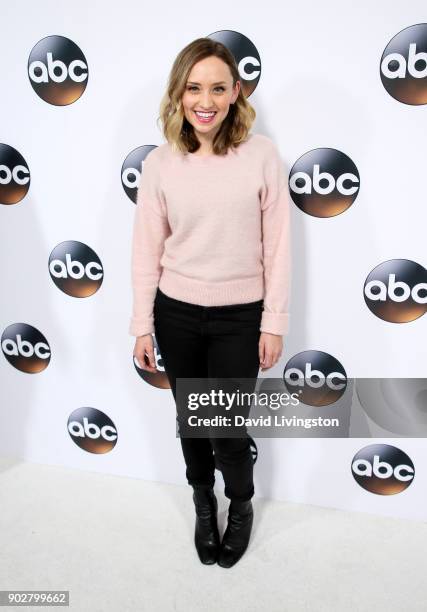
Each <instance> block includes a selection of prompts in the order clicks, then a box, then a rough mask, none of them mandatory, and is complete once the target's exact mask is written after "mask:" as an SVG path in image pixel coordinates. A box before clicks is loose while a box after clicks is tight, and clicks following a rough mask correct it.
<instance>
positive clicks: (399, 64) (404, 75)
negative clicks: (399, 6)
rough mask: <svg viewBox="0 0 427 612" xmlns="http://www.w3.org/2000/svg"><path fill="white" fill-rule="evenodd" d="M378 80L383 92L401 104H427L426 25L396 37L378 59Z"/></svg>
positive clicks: (419, 25) (415, 27)
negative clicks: (383, 88) (384, 90)
mask: <svg viewBox="0 0 427 612" xmlns="http://www.w3.org/2000/svg"><path fill="white" fill-rule="evenodd" d="M380 76H381V81H382V84H383V85H384V87H385V89H386V91H387V92H388V93H389V94H390V95H391V96H392V97H393V98H395V99H396V100H398V101H399V102H403V103H404V104H413V105H419V104H427V23H417V24H416V25H412V26H409V27H407V28H405V29H404V30H402V31H401V32H399V33H398V34H396V36H394V38H392V39H391V41H390V42H389V43H388V45H387V46H386V48H385V49H384V52H383V54H382V56H381V62H380Z"/></svg>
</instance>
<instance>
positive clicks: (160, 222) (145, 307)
mask: <svg viewBox="0 0 427 612" xmlns="http://www.w3.org/2000/svg"><path fill="white" fill-rule="evenodd" d="M170 233H171V232H170V227H169V223H168V220H167V213H166V205H165V202H164V201H163V198H162V193H161V190H160V184H159V172H158V169H157V167H156V163H155V160H153V158H152V157H151V152H150V154H148V155H147V157H146V158H145V161H144V162H143V163H142V168H141V177H140V182H139V186H138V191H137V198H136V206H135V212H134V223H133V234H132V247H131V279H132V291H133V306H132V316H131V320H130V325H129V333H130V335H131V336H143V335H145V334H150V333H154V315H153V306H154V298H155V295H156V291H157V287H158V284H159V280H160V275H161V270H162V266H161V265H160V259H161V256H162V254H163V249H164V241H165V239H166V238H167V236H168V235H169V234H170Z"/></svg>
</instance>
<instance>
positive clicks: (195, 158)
mask: <svg viewBox="0 0 427 612" xmlns="http://www.w3.org/2000/svg"><path fill="white" fill-rule="evenodd" d="M252 137H253V134H252V133H250V134H249V135H248V139H247V141H246V142H248V141H249V140H251V139H252ZM232 152H234V151H232V150H231V148H229V149H228V151H227V154H226V155H217V154H216V153H209V155H197V154H196V153H186V154H185V157H186V158H187V159H188V160H189V161H191V162H195V163H206V162H208V161H211V160H213V159H218V160H221V159H228V158H229V157H230V156H231V153H232Z"/></svg>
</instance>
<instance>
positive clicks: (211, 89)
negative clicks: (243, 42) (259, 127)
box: [182, 55, 240, 143]
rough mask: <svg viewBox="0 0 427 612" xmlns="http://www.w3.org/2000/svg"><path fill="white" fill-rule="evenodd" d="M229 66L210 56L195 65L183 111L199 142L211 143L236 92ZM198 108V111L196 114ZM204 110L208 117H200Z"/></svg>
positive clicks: (183, 98) (237, 90) (190, 75)
mask: <svg viewBox="0 0 427 612" xmlns="http://www.w3.org/2000/svg"><path fill="white" fill-rule="evenodd" d="M239 90H240V81H237V82H236V85H235V86H234V87H233V77H232V75H231V72H230V69H229V67H228V65H227V64H226V63H225V62H224V61H223V60H222V59H220V58H219V57H216V56H214V55H211V56H210V57H206V58H205V59H203V60H200V61H199V62H197V63H196V64H194V66H193V68H192V69H191V72H190V74H189V76H188V79H187V83H186V86H185V92H184V95H183V97H182V104H183V109H184V114H185V117H186V119H187V121H188V122H189V123H190V124H191V125H192V126H193V128H194V131H195V133H196V136H197V138H198V139H199V141H200V142H201V143H207V142H212V141H213V139H214V137H215V135H216V133H217V132H218V130H219V129H220V127H221V123H222V122H223V121H224V119H225V118H226V116H227V114H228V111H229V108H230V104H232V103H233V102H235V100H236V99H237V96H238V95H239ZM197 111H200V113H199V114H198V113H197ZM203 113H205V114H206V113H207V114H208V116H203Z"/></svg>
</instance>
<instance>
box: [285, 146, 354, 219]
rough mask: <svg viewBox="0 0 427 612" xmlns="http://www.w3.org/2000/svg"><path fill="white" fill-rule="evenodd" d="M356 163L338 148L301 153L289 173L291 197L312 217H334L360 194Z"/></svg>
mask: <svg viewBox="0 0 427 612" xmlns="http://www.w3.org/2000/svg"><path fill="white" fill-rule="evenodd" d="M359 187H360V177H359V172H358V170H357V168H356V165H355V164H354V162H353V161H352V160H351V159H350V158H349V157H347V155H345V154H344V153H342V152H341V151H337V150H336V149H327V148H325V149H313V150H312V151H309V152H308V153H305V154H304V155H302V156H301V157H300V158H299V159H298V160H297V161H296V162H295V164H294V165H293V167H292V168H291V171H290V173H289V191H290V194H291V197H292V200H293V201H294V202H295V204H296V205H297V206H298V208H299V209H300V210H302V211H303V212H305V213H307V214H309V215H312V216H313V217H335V216H336V215H339V214H341V213H342V212H344V211H345V210H347V208H349V207H350V206H351V205H352V204H353V202H354V200H355V199H356V197H357V194H358V193H359Z"/></svg>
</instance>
